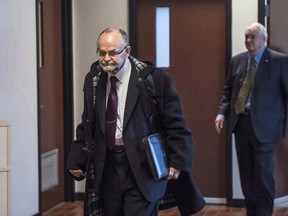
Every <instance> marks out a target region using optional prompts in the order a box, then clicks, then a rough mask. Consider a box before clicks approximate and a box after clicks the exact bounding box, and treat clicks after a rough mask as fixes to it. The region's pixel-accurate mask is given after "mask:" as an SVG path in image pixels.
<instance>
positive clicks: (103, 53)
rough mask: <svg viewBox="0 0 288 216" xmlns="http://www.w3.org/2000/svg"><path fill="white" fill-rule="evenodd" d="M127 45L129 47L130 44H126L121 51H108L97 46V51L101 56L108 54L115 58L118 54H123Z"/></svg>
mask: <svg viewBox="0 0 288 216" xmlns="http://www.w3.org/2000/svg"><path fill="white" fill-rule="evenodd" d="M127 47H128V45H126V46H125V47H124V48H123V49H122V50H121V51H116V50H110V51H107V52H106V51H104V50H101V49H99V48H97V53H98V55H99V56H101V57H105V56H106V55H108V56H109V57H110V58H115V57H116V56H118V55H119V54H121V53H122V52H123V51H124V50H125V49H126V48H127Z"/></svg>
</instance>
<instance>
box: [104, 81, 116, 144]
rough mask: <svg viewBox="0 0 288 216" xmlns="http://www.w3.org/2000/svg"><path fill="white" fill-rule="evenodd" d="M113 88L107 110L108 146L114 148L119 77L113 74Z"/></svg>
mask: <svg viewBox="0 0 288 216" xmlns="http://www.w3.org/2000/svg"><path fill="white" fill-rule="evenodd" d="M110 82H111V89H110V94H109V97H108V103H107V110H106V145H107V146H108V148H110V149H112V148H113V146H114V145H115V133H116V123H117V107H118V97H117V86H116V83H117V82H118V79H117V77H115V76H111V77H110Z"/></svg>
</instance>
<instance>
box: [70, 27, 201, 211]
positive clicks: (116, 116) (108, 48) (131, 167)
mask: <svg viewBox="0 0 288 216" xmlns="http://www.w3.org/2000/svg"><path fill="white" fill-rule="evenodd" d="M130 50H131V47H130V46H129V42H128V36H127V34H126V32H125V31H123V30H121V29H115V28H108V29H106V30H104V31H103V32H102V33H101V34H100V35H99V38H98V41H97V54H98V56H99V61H97V62H95V63H94V64H93V65H92V67H91V71H90V72H89V73H88V74H87V76H86V78H85V83H84V111H83V114H82V122H81V123H80V124H79V125H78V127H77V131H76V132H77V139H76V140H75V141H74V142H73V144H72V145H71V150H70V155H69V159H68V164H67V169H68V170H69V172H70V174H71V175H72V176H73V177H74V178H75V179H77V180H81V179H83V178H84V175H87V180H88V182H86V197H87V198H86V200H85V201H86V202H85V215H103V211H102V210H103V209H102V210H101V209H100V210H99V209H98V210H97V209H96V208H97V206H96V207H93V206H92V204H91V203H93V202H95V200H97V199H96V197H95V196H93V194H100V195H101V196H102V198H103V199H102V200H103V204H104V213H105V215H107V216H114V215H115V216H137V215H139V216H152V215H153V216H156V215H157V212H158V200H159V199H160V198H161V197H162V196H163V195H164V193H165V191H166V187H167V183H168V180H169V181H172V182H175V183H176V182H178V181H181V183H180V182H179V183H177V184H178V185H181V184H182V182H188V183H187V184H188V185H189V180H188V181H187V178H186V177H188V178H189V173H190V172H191V170H192V159H193V148H194V143H193V140H192V134H191V132H190V130H189V129H188V128H187V125H186V120H185V118H184V116H183V113H182V109H181V103H180V97H179V95H178V93H177V91H176V90H175V89H174V88H173V85H172V79H171V77H170V76H169V75H168V74H167V73H166V72H164V71H163V70H161V69H159V68H157V67H155V65H154V64H153V63H151V62H143V61H139V60H137V59H136V58H133V57H131V56H130ZM147 77H150V78H149V80H150V81H148V79H146V78H147ZM144 83H145V84H144ZM152 83H154V85H153V84H152ZM149 84H151V86H150V87H149V86H148V85H149ZM143 86H147V88H145V87H144V88H142V87H143ZM153 86H154V87H155V89H154V88H151V87H153ZM149 90H152V92H149V93H148V91H149ZM146 91H147V94H144V95H150V96H151V97H150V96H147V97H146V96H145V97H144V98H143V96H142V95H143V94H142V93H146ZM112 94H113V95H112ZM114 109H115V110H114ZM113 110H114V111H113ZM149 110H155V111H153V112H150V111H149ZM147 116H149V117H148V118H147ZM157 125H159V126H160V127H157ZM150 126H152V127H154V126H155V128H157V131H162V132H164V133H165V134H166V137H167V146H166V147H167V148H168V149H170V151H169V164H168V166H169V170H168V175H167V177H166V178H161V179H154V178H153V176H152V173H151V170H150V169H149V164H148V160H147V157H146V155H145V151H144V149H143V146H142V145H143V144H142V139H143V138H144V137H146V136H147V135H150V134H151V133H155V132H157V131H152V130H151V128H150ZM85 149H86V150H87V149H88V150H89V151H90V153H89V155H90V160H89V162H88V165H89V168H90V169H91V170H92V173H91V172H90V169H87V168H86V167H87V156H86V154H85V151H84V150H85ZM88 159H89V157H88ZM185 176H186V177H185ZM185 179H186V180H185ZM190 183H192V185H193V182H192V181H190ZM175 188H177V187H175ZM191 188H192V190H193V191H190V192H187V193H188V194H182V195H180V196H178V199H177V200H179V199H181V196H182V197H183V198H184V199H186V197H187V195H188V196H189V197H193V196H194V195H195V196H194V198H195V199H194V198H193V199H194V200H192V204H191V203H188V206H186V205H185V206H186V207H187V208H186V207H184V208H185V209H186V210H181V209H183V208H181V209H180V211H184V212H185V213H183V215H190V214H192V213H194V212H196V211H199V210H200V209H201V208H203V207H204V205H205V201H204V200H203V198H202V196H201V195H200V193H199V192H198V191H197V189H196V188H195V187H193V186H192V187H191ZM193 188H194V189H195V190H194V189H193ZM187 189H188V188H186V189H184V191H185V190H187ZM176 190H177V189H176ZM188 190H189V189H188ZM179 191H180V189H179ZM179 191H178V190H177V191H175V194H177V192H178V193H179ZM183 201H184V202H187V201H186V200H183ZM193 203H196V204H195V205H196V207H195V205H193ZM179 205H181V206H182V204H181V203H179ZM179 205H178V206H179Z"/></svg>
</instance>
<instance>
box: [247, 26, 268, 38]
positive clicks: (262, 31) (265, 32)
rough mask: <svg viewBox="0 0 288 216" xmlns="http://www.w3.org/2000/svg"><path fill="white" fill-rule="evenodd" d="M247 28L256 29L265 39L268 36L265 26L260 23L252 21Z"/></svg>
mask: <svg viewBox="0 0 288 216" xmlns="http://www.w3.org/2000/svg"><path fill="white" fill-rule="evenodd" d="M247 29H257V30H258V32H259V33H260V35H261V36H264V37H265V38H266V39H267V38H268V34H267V30H266V28H265V27H264V26H263V25H262V24H260V23H252V24H251V25H250V26H249V27H247Z"/></svg>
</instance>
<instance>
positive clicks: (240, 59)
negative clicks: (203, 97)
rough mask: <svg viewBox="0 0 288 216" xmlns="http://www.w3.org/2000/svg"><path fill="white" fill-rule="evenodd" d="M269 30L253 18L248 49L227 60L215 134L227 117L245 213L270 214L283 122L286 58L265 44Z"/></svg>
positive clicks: (287, 76) (287, 85)
mask: <svg viewBox="0 0 288 216" xmlns="http://www.w3.org/2000/svg"><path fill="white" fill-rule="evenodd" d="M266 42H267V32H266V29H265V27H264V26H263V25H261V24H259V23H253V24H251V25H250V26H249V27H247V29H246V31H245V45H246V48H247V50H248V52H244V53H240V54H238V55H236V56H234V57H233V58H232V60H231V63H230V69H229V74H228V79H227V81H226V84H225V87H224V90H223V93H222V96H221V100H220V103H219V110H218V115H217V117H216V119H215V127H216V131H217V133H220V132H221V130H222V128H223V123H224V119H227V121H228V123H229V126H228V138H229V140H230V138H231V134H232V133H235V140H236V151H237V157H238V164H239V172H240V179H241V186H242V190H243V194H244V197H245V203H246V208H247V215H249V216H271V215H272V213H273V202H274V193H275V189H274V177H273V153H274V149H275V146H276V144H277V142H278V141H279V139H280V138H282V137H283V136H284V132H285V125H286V104H287V100H288V58H287V56H285V55H283V54H281V53H278V52H275V51H273V50H271V49H268V48H267V47H266Z"/></svg>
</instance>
